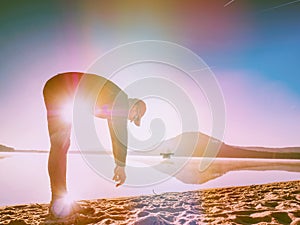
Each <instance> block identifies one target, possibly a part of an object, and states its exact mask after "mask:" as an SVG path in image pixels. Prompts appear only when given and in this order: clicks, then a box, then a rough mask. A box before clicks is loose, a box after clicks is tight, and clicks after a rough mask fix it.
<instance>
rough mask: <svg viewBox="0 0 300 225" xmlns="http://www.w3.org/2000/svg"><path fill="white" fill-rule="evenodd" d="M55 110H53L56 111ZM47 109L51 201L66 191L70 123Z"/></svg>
mask: <svg viewBox="0 0 300 225" xmlns="http://www.w3.org/2000/svg"><path fill="white" fill-rule="evenodd" d="M58 111H59V110H55V111H54V112H58ZM53 114H56V113H53V110H50V111H49V110H48V115H47V119H48V130H49V136H50V143H51V148H50V153H49V159H48V172H49V177H50V184H51V192H52V201H53V200H55V199H57V198H61V197H63V196H64V195H65V194H66V192H67V185H66V165H67V152H68V149H69V146H70V132H71V124H66V123H65V121H63V119H62V118H61V115H60V114H58V115H53Z"/></svg>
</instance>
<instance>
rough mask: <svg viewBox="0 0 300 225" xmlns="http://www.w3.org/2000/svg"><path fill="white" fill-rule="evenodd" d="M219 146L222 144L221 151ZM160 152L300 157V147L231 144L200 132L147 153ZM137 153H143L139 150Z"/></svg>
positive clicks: (182, 137) (200, 155)
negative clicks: (240, 145)
mask: <svg viewBox="0 0 300 225" xmlns="http://www.w3.org/2000/svg"><path fill="white" fill-rule="evenodd" d="M218 146H220V149H219V151H218ZM160 153H174V156H192V157H203V156H204V157H215V156H216V157H223V158H268V159H300V147H287V148H264V147H239V146H231V145H227V144H225V143H224V142H222V141H220V140H218V139H215V138H212V137H210V136H208V135H205V134H203V133H200V132H186V133H183V134H181V135H178V136H176V137H174V138H171V139H168V140H166V141H164V142H162V143H161V144H160V145H159V146H158V147H156V148H155V149H153V150H151V151H147V155H149V154H150V155H160ZM134 154H135V153H134ZM137 154H142V153H140V152H137Z"/></svg>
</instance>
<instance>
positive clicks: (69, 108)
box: [61, 101, 73, 123]
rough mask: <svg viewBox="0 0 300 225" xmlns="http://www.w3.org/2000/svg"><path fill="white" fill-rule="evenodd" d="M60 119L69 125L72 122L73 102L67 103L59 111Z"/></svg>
mask: <svg viewBox="0 0 300 225" xmlns="http://www.w3.org/2000/svg"><path fill="white" fill-rule="evenodd" d="M61 118H62V119H63V121H64V122H66V123H71V122H72V120H73V102H72V101H67V102H66V103H65V104H64V106H63V108H62V109H61Z"/></svg>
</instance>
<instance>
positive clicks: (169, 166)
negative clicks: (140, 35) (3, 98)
mask: <svg viewBox="0 0 300 225" xmlns="http://www.w3.org/2000/svg"><path fill="white" fill-rule="evenodd" d="M93 157H95V158H97V157H99V158H103V157H106V158H105V159H106V160H112V157H111V156H103V155H94V156H93ZM0 158H1V160H0V177H1V180H0V205H13V204H23V203H34V202H39V203H47V202H49V200H50V190H49V179H48V174H47V158H48V154H45V153H7V154H4V153H1V154H0ZM68 158H69V159H68V174H67V175H68V185H69V191H70V192H71V193H72V195H73V196H75V197H76V199H95V198H112V197H121V196H133V195H142V194H153V191H155V193H158V194H159V193H163V192H175V191H179V192H180V191H190V190H197V189H201V188H211V187H212V188H213V187H223V186H236V185H248V184H256V183H257V184H258V183H267V182H275V181H288V180H296V179H300V160H273V159H270V160H269V159H224V158H223V159H221V158H220V159H216V160H214V161H213V163H212V164H211V165H210V167H209V168H208V169H206V170H205V171H200V170H199V168H200V167H199V166H200V163H201V162H203V161H202V160H205V159H201V158H193V159H189V160H187V159H186V158H180V157H171V159H163V158H162V157H161V156H160V157H159V156H157V157H141V156H131V155H130V156H128V163H129V165H131V166H132V168H133V169H132V171H133V170H135V171H142V170H140V169H139V167H140V168H143V167H149V166H150V167H151V168H153V169H152V170H151V172H148V173H147V174H144V173H131V172H132V171H131V170H128V174H127V177H128V183H127V185H125V186H122V187H119V188H115V185H114V183H113V182H112V181H111V176H108V177H107V179H103V177H101V176H99V175H98V174H97V173H95V171H93V170H92V169H91V168H90V167H89V166H88V165H87V164H86V162H85V161H84V160H83V159H82V157H81V155H80V154H69V156H68ZM182 161H186V162H187V163H186V164H185V165H184V166H183V167H182V168H181V165H182ZM178 165H180V166H178ZM110 170H111V173H112V172H113V168H111V169H110ZM233 171H236V172H233ZM161 174H162V175H161ZM225 174H226V175H225ZM111 175H112V174H111ZM136 175H137V177H135V176H136ZM154 176H157V177H165V178H167V179H164V180H161V182H158V183H156V184H149V185H141V186H139V187H137V186H130V185H128V184H130V180H132V179H134V180H135V182H138V181H140V180H142V179H144V178H145V177H154ZM234 177H235V178H234ZM245 177H247V179H245ZM233 178H234V179H233ZM249 178H251V182H252V183H245V180H250V179H249Z"/></svg>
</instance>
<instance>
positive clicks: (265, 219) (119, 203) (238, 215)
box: [0, 178, 300, 225]
mask: <svg viewBox="0 0 300 225" xmlns="http://www.w3.org/2000/svg"><path fill="white" fill-rule="evenodd" d="M245 179H246V178H245ZM79 203H80V204H81V205H82V206H85V207H87V208H88V209H87V210H86V212H85V213H82V214H78V215H77V216H76V218H74V220H72V221H68V222H65V223H63V224H120V225H121V224H124V225H125V224H136V225H141V224H145V225H151V224H291V225H296V224H300V181H290V182H280V183H271V184H264V185H251V186H243V187H230V188H215V189H206V190H199V191H190V192H176V193H175V192H174V193H165V194H160V195H148V196H138V197H126V198H118V199H98V200H83V201H80V202H79ZM51 223H52V224H59V223H53V221H51V220H49V218H48V205H47V204H29V205H18V206H6V207H1V208H0V224H18V225H24V224H51ZM60 224H62V223H60Z"/></svg>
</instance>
